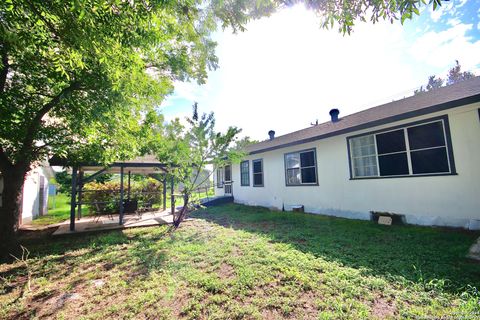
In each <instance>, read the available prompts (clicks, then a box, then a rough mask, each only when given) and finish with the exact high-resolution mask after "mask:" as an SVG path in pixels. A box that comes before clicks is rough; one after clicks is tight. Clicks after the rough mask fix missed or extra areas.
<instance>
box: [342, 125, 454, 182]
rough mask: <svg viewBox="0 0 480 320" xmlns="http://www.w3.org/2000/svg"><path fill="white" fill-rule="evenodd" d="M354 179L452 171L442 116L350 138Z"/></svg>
mask: <svg viewBox="0 0 480 320" xmlns="http://www.w3.org/2000/svg"><path fill="white" fill-rule="evenodd" d="M348 141H349V148H350V157H351V159H350V163H351V167H352V176H353V178H365V177H389V176H412V175H425V174H446V173H452V171H453V170H452V166H451V164H450V161H451V160H450V156H449V147H448V146H447V139H446V129H445V119H441V120H435V121H430V122H424V123H420V124H414V125H410V126H405V127H402V128H398V129H395V130H390V131H383V132H379V133H372V134H367V135H363V136H359V137H353V138H349V139H348Z"/></svg>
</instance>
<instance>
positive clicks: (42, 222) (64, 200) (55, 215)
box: [32, 193, 88, 226]
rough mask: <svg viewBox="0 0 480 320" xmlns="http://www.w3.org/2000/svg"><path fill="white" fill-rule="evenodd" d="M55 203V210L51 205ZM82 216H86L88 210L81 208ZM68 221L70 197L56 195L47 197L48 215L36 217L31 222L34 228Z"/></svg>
mask: <svg viewBox="0 0 480 320" xmlns="http://www.w3.org/2000/svg"><path fill="white" fill-rule="evenodd" d="M54 203H55V208H53V204H54ZM82 215H83V216H87V215H88V208H87V207H86V206H84V207H83V208H82ZM68 219H70V197H69V196H68V195H65V194H61V193H59V194H57V195H56V196H55V197H52V196H49V197H48V213H47V214H46V215H44V216H38V217H37V218H35V219H34V220H33V221H32V224H33V225H35V226H46V225H49V224H55V223H59V222H63V221H65V220H68Z"/></svg>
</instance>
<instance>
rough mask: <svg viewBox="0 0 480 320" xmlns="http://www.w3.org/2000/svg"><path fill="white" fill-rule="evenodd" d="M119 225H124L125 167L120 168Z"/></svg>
mask: <svg viewBox="0 0 480 320" xmlns="http://www.w3.org/2000/svg"><path fill="white" fill-rule="evenodd" d="M118 220H119V224H120V225H122V224H123V166H121V167H120V217H119V219H118Z"/></svg>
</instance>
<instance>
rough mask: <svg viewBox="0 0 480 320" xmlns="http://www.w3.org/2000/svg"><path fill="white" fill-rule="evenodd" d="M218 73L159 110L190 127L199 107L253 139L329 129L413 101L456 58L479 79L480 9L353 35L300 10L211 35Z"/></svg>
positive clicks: (470, 2)
mask: <svg viewBox="0 0 480 320" xmlns="http://www.w3.org/2000/svg"><path fill="white" fill-rule="evenodd" d="M213 38H214V40H215V41H217V43H218V45H217V50H216V53H217V56H218V58H219V64H220V67H219V68H218V69H216V70H214V71H210V72H209V78H208V81H207V83H206V84H204V85H201V86H200V85H197V84H196V83H191V82H177V83H175V91H174V93H173V94H171V95H170V96H169V97H168V98H167V99H166V100H165V101H164V102H163V103H162V104H161V105H160V107H159V109H160V110H161V112H162V113H163V114H164V115H165V118H166V120H167V121H169V120H172V119H174V118H177V117H178V118H180V119H183V118H185V117H186V116H189V115H190V114H191V110H192V104H193V102H194V101H196V102H198V104H199V109H200V111H201V112H211V111H213V112H214V113H215V118H216V128H217V130H219V131H225V130H226V129H227V128H228V127H229V126H237V127H239V128H241V129H242V133H241V136H249V137H251V138H252V139H255V140H265V139H267V138H268V134H267V132H268V131H269V130H274V131H275V132H276V136H279V135H283V134H286V133H289V132H292V131H295V130H300V129H303V128H306V127H309V126H310V124H311V123H314V122H315V121H317V120H318V121H319V123H322V122H325V121H328V120H329V118H330V116H329V114H328V112H329V110H330V109H332V108H338V109H339V110H340V117H342V116H346V115H348V114H352V113H355V112H358V111H361V110H365V109H368V108H371V107H374V106H377V105H379V104H382V103H386V102H390V101H392V100H398V99H401V98H403V97H405V96H410V95H411V94H412V93H413V90H414V89H416V88H418V87H419V86H420V85H424V84H425V83H426V82H427V80H428V76H429V75H439V76H442V77H445V75H446V73H447V71H448V69H449V68H451V67H452V66H453V65H454V64H455V60H459V61H460V64H461V65H462V69H463V70H469V71H473V72H474V73H475V74H476V75H480V1H477V0H451V1H449V2H444V3H443V5H442V7H441V8H440V10H439V9H437V10H435V11H433V10H432V8H431V7H424V8H422V9H421V14H420V16H416V17H414V19H413V20H407V21H405V23H404V25H403V26H402V25H401V24H400V22H396V23H394V24H391V23H389V22H381V23H377V24H372V23H360V22H359V23H357V24H356V25H355V27H354V31H353V33H352V34H351V35H342V34H341V33H339V32H338V30H337V29H335V28H334V29H331V30H325V29H321V28H320V26H319V19H318V17H316V16H315V14H314V13H313V12H311V11H309V10H307V9H305V8H304V7H303V6H302V5H297V6H295V7H292V8H288V9H283V10H280V11H278V12H277V13H275V14H273V15H272V16H271V17H268V18H262V19H260V20H256V21H252V22H250V23H249V24H248V25H247V31H245V32H240V33H238V34H233V33H232V31H231V30H229V29H226V30H224V31H219V32H217V33H215V34H214V35H213Z"/></svg>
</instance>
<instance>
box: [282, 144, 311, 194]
mask: <svg viewBox="0 0 480 320" xmlns="http://www.w3.org/2000/svg"><path fill="white" fill-rule="evenodd" d="M285 177H286V183H287V186H299V185H308V184H316V183H317V164H316V156H315V150H306V151H300V152H294V153H287V154H285Z"/></svg>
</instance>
